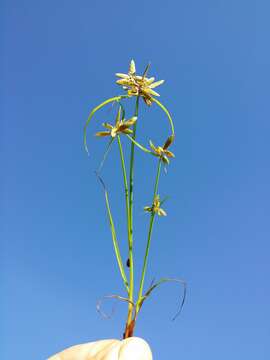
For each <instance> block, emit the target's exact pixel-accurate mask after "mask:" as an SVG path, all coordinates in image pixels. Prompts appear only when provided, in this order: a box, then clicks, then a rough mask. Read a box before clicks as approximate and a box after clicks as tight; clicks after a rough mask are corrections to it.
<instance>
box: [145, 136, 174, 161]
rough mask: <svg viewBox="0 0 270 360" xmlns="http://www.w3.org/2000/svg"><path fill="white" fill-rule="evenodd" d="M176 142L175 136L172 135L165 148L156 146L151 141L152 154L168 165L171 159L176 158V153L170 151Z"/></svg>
mask: <svg viewBox="0 0 270 360" xmlns="http://www.w3.org/2000/svg"><path fill="white" fill-rule="evenodd" d="M173 140H174V136H173V135H171V136H170V137H169V138H168V139H167V140H166V141H165V144H164V145H163V146H157V147H156V146H155V145H154V144H153V143H152V141H151V140H150V147H151V149H152V150H153V152H152V154H153V155H154V156H157V157H159V158H160V159H161V161H162V162H163V163H164V164H165V165H168V164H169V163H170V160H169V158H174V153H172V152H171V151H169V150H168V147H169V146H170V145H171V144H172V142H173Z"/></svg>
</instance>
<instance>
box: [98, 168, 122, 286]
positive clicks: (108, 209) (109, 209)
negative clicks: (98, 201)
mask: <svg viewBox="0 0 270 360" xmlns="http://www.w3.org/2000/svg"><path fill="white" fill-rule="evenodd" d="M96 175H97V177H98V179H99V181H100V182H101V184H102V186H103V189H104V193H105V201H106V208H107V213H108V218H109V222H110V228H111V233H112V240H113V247H114V251H115V255H116V259H117V263H118V267H119V270H120V273H121V276H122V279H123V282H124V285H125V288H126V290H127V292H129V285H128V281H127V277H126V273H125V269H124V266H123V261H122V257H121V254H120V249H119V245H118V240H117V236H116V231H115V226H114V221H113V217H112V213H111V208H110V203H109V196H108V192H107V190H106V186H105V183H104V181H103V180H102V178H101V177H100V175H99V174H98V173H96Z"/></svg>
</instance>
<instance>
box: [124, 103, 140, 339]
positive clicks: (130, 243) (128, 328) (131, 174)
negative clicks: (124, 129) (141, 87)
mask: <svg viewBox="0 0 270 360" xmlns="http://www.w3.org/2000/svg"><path fill="white" fill-rule="evenodd" d="M139 100H140V97H139V96H137V98H136V104H135V112H134V116H136V117H138V114H139ZM136 130H137V121H136V122H135V124H134V126H133V136H132V138H133V139H134V140H136ZM134 148H135V144H134V143H133V142H131V148H130V168H129V214H128V223H129V238H128V253H129V300H130V303H129V305H128V315H127V322H126V328H125V332H124V339H126V338H128V337H131V336H133V331H134V326H135V320H133V319H132V317H133V310H134V307H133V305H132V303H133V297H134V261H133V196H134V194H133V186H134V150H135V149H134Z"/></svg>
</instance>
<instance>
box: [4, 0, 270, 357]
mask: <svg viewBox="0 0 270 360" xmlns="http://www.w3.org/2000/svg"><path fill="white" fill-rule="evenodd" d="M269 12H270V5H269V2H268V1H263V0H258V1H255V0H254V1H251V0H245V1H244V0H238V1H235V0H234V1H233V0H227V1H221V0H206V1H199V0H189V1H176V0H175V1H160V0H157V1H154V0H148V1H136V2H134V1H132V2H131V1H122V0H120V1H117V2H112V1H96V0H88V1H86V0H78V1H76V2H75V1H62V0H60V1H52V0H48V1H32V0H29V1H21V0H20V1H18V0H13V1H12V0H11V1H2V2H1V15H0V16H1V34H2V35H1V58H0V62H1V85H2V86H1V135H0V136H1V156H3V160H2V161H1V164H2V166H1V170H2V171H1V199H2V200H1V314H0V315H1V328H0V331H1V334H0V335H1V336H0V354H1V359H3V360H9V359H19V358H20V359H22V360H24V359H25V360H26V359H27V360H38V359H41V360H42V359H45V358H47V357H48V356H49V355H51V354H53V353H55V352H57V351H59V350H61V349H64V348H65V347H68V346H71V345H73V344H77V343H82V342H87V341H93V340H97V339H104V338H114V337H115V338H119V337H121V334H122V332H123V327H124V320H125V315H126V304H121V303H120V304H119V305H118V306H117V309H116V312H115V315H114V317H113V318H112V319H111V320H103V319H102V318H101V317H100V315H99V314H98V313H97V312H96V309H95V306H96V301H97V300H98V299H99V298H100V297H101V296H103V295H106V294H112V293H114V294H115V293H118V294H122V295H124V294H125V292H124V289H123V287H122V284H121V280H120V277H119V273H118V269H117V267H116V262H115V258H114V254H113V252H112V242H111V235H110V230H109V227H108V223H107V218H106V210H105V204H104V196H103V192H102V188H101V186H100V184H99V183H98V181H97V179H96V177H95V175H94V170H95V169H96V168H97V166H98V164H99V162H100V159H101V157H102V153H103V151H104V147H105V142H104V141H102V140H100V139H95V138H94V137H93V136H92V134H93V133H94V132H95V131H98V130H100V129H101V126H100V124H101V122H102V121H104V120H105V121H106V120H107V121H110V120H111V118H112V115H113V112H112V110H111V108H110V107H108V108H107V109H106V110H104V111H103V112H101V113H100V114H99V115H98V116H97V117H96V118H95V121H93V123H92V125H91V126H90V127H89V147H90V152H91V156H90V157H87V155H86V153H85V152H84V149H83V141H82V131H83V125H84V123H85V121H86V118H87V116H88V113H89V111H90V110H91V108H92V107H94V106H96V105H97V104H99V103H100V102H102V101H103V100H105V99H106V98H108V97H110V96H113V95H118V94H120V93H121V89H120V88H119V87H118V86H117V85H115V76H114V74H115V72H125V71H127V69H128V63H129V61H130V59H131V58H134V59H135V60H136V64H137V68H138V72H141V71H143V69H144V67H145V65H146V64H147V63H148V61H151V63H152V66H151V70H150V75H155V76H156V77H157V78H158V79H165V80H166V83H165V84H164V85H162V86H161V87H160V88H159V92H160V94H161V100H162V101H163V103H164V104H166V105H167V106H168V107H169V109H170V110H171V113H172V114H173V118H174V121H175V127H176V142H175V144H174V146H173V147H172V150H173V151H174V152H175V154H176V158H175V160H173V161H172V163H171V166H170V167H169V171H168V174H167V175H165V174H164V172H163V173H162V178H161V183H160V193H161V195H162V196H165V195H168V196H170V199H169V200H168V201H167V202H166V204H164V208H165V210H166V211H167V212H168V217H167V218H159V219H158V221H157V222H156V223H155V225H156V226H155V228H154V233H153V242H152V248H151V252H150V261H151V263H150V266H149V271H148V275H147V279H146V284H149V283H150V282H151V280H152V279H153V278H155V279H158V278H159V277H162V276H168V277H180V278H184V279H185V280H186V281H187V283H188V294H187V300H186V304H185V306H184V309H183V312H182V314H181V315H180V316H179V317H178V319H177V321H174V322H172V321H171V318H172V316H173V315H174V313H175V311H176V310H177V308H178V305H179V301H180V296H181V289H180V288H179V286H177V285H174V284H168V285H164V286H163V287H161V288H160V289H158V290H157V291H156V292H155V293H153V297H152V299H150V300H149V301H148V302H146V303H145V306H144V308H143V310H142V313H141V316H140V318H139V320H138V324H137V328H136V335H138V336H141V337H143V338H145V339H146V340H147V341H148V342H149V343H150V345H151V347H152V349H153V354H154V359H155V360H168V359H185V360H198V359H207V360H214V359H219V360H223V359H224V360H225V359H226V360H227V359H245V360H249V359H252V360H253V359H260V360H266V359H269V357H270V342H269V340H270V339H269V338H270V325H269V323H270V312H269V303H270V285H269V275H270V271H269V270H270V266H269V250H270V245H269V240H270V239H269V238H270V236H269V235H270V226H269V214H270V205H269V204H270V192H269V181H270V170H269V152H270V144H269V131H270V124H269V118H270V116H269V115H270V111H269V82H270V76H269V60H270V51H269V35H270V31H269V30H270V27H269ZM140 111H141V112H140V114H141V116H140V118H139V123H138V134H139V135H138V136H139V139H140V140H141V141H142V142H146V141H147V139H149V138H151V139H152V140H153V141H154V142H156V143H158V142H160V141H163V140H164V138H165V137H166V136H167V135H168V134H169V127H168V123H167V120H166V118H165V117H164V115H163V114H162V113H161V111H159V110H158V109H157V107H156V106H155V105H153V107H152V108H150V109H149V108H146V106H145V105H143V104H142V105H141V110H140ZM125 143H126V145H128V144H127V142H125ZM119 166H120V164H119V156H118V153H117V151H116V149H114V151H112V153H111V154H110V156H109V159H108V162H107V163H106V165H105V168H104V171H103V177H104V180H105V181H106V184H107V187H108V189H109V191H110V196H111V205H112V210H113V213H114V214H115V221H116V223H117V229H118V233H119V239H120V243H121V246H122V248H123V253H124V254H126V252H125V251H126V250H125V249H126V248H125V245H126V242H125V241H126V239H125V235H126V232H125V223H124V206H123V203H122V202H123V191H122V179H121V177H120V174H119V169H120V168H119ZM154 171H155V164H154V163H153V159H152V158H149V157H148V156H146V155H145V154H142V153H140V152H138V153H137V154H136V168H135V181H136V185H135V214H136V216H135V227H136V228H135V255H136V259H137V260H136V264H135V267H136V268H135V271H136V279H137V280H138V275H139V267H140V266H141V261H142V260H141V258H142V253H143V249H144V245H145V241H146V231H147V224H148V220H149V219H148V216H147V215H145V214H144V213H143V211H142V209H143V206H144V205H146V204H149V203H150V202H151V196H152V195H151V194H152V187H153V181H154V179H153V176H154ZM125 256H126V255H124V257H125ZM110 306H111V304H109V303H106V306H105V307H106V309H107V310H108V311H109V310H110Z"/></svg>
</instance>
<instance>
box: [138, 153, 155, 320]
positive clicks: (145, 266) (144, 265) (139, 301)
mask: <svg viewBox="0 0 270 360" xmlns="http://www.w3.org/2000/svg"><path fill="white" fill-rule="evenodd" d="M160 169H161V159H160V160H159V162H158V168H157V174H156V180H155V186H154V195H153V202H154V200H155V197H156V195H157V192H158V184H159V177H160ZM155 215H156V214H155V212H154V211H152V213H151V217H150V223H149V230H148V237H147V244H146V249H145V255H144V261H143V269H142V275H141V281H140V288H139V295H138V301H137V303H136V314H137V313H138V312H139V310H140V304H141V300H142V298H143V296H142V293H143V286H144V280H145V273H146V268H147V260H148V255H149V249H150V243H151V237H152V231H153V224H154V219H155Z"/></svg>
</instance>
